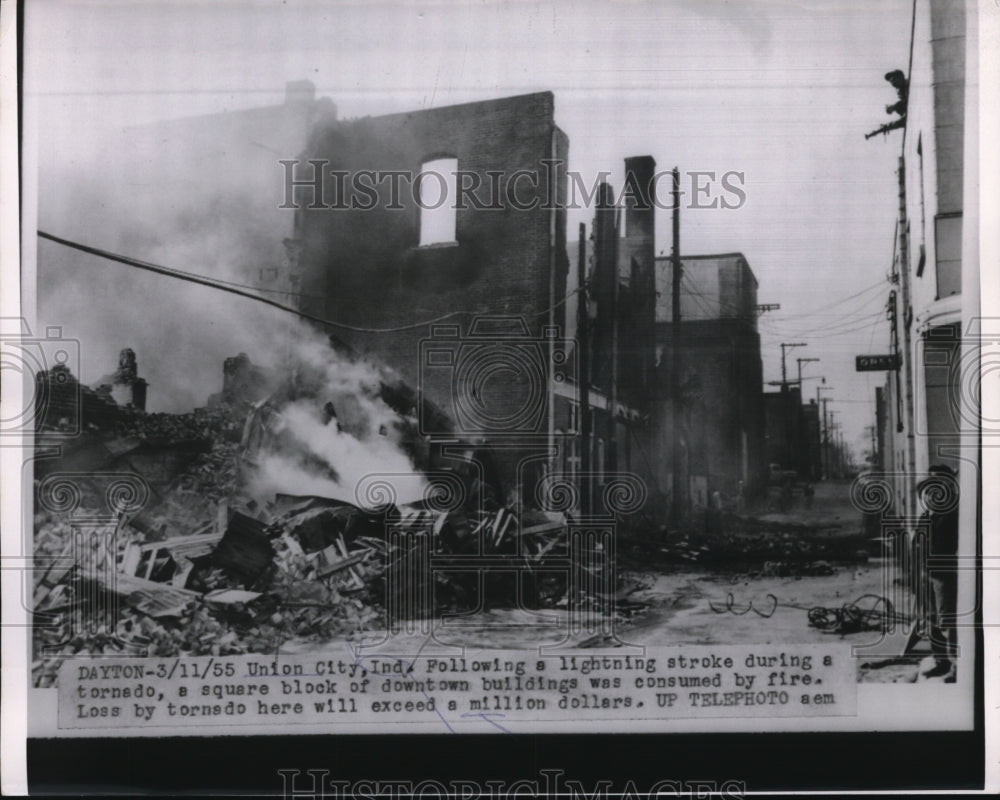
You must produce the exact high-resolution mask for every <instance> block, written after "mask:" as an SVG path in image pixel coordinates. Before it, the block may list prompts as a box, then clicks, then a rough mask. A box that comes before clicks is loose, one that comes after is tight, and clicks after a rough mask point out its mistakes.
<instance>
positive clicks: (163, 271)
mask: <svg viewBox="0 0 1000 800" xmlns="http://www.w3.org/2000/svg"><path fill="white" fill-rule="evenodd" d="M37 233H38V236H39V238H41V239H47V240H48V241H51V242H55V243H56V244H60V245H62V246H63V247H68V248H70V249H72V250H78V251H80V252H82V253H87V254H88V255H92V256H96V257H98V258H103V259H105V260H107V261H113V262H115V263H118V264H124V265H125V266H128V267H134V268H136V269H141V270H145V271H147V272H152V273H154V274H157V275H165V276H167V277H170V278H177V279H178V280H182V281H188V282H189V283H195V284H198V285H200V286H207V287H209V288H211V289H217V290H218V291H220V292H228V293H230V294H235V295H237V296H238V297H244V298H246V299H248V300H256V301H257V302H258V303H263V304H264V305H267V306H271V307H272V308H276V309H278V310H279V311H285V312H288V313H289V314H294V315H296V316H298V317H301V318H302V319H306V320H309V321H310V322H315V323H317V324H319V325H324V326H328V327H331V328H339V329H341V330H349V331H353V332H356V333H396V332H399V331H406V330H415V329H417V328H425V327H427V326H428V325H433V324H434V323H436V322H442V321H443V320H446V319H450V318H452V317H456V316H462V315H468V314H470V313H472V312H469V311H451V312H449V313H447V314H442V315H440V316H438V317H434V318H432V319H428V320H423V321H421V322H415V323H411V324H409V325H399V326H396V327H392V328H364V327H359V326H356V325H347V324H346V323H343V322H334V321H333V320H328V319H323V318H322V317H317V316H315V315H313V314H309V313H306V312H305V311H302V310H300V309H297V308H292V307H291V306H286V305H284V304H282V303H279V302H277V301H275V300H271V299H270V298H268V297H261V296H260V295H257V294H251V293H250V292H248V291H244V290H243V288H238V287H241V286H244V285H241V284H234V283H233V282H228V281H226V282H224V281H220V280H218V279H216V278H209V277H206V276H204V275H198V274H196V273H193V272H185V271H183V270H178V269H174V268H172V267H165V266H163V265H161V264H153V263H152V262H149V261H141V260H139V259H137V258H131V257H129V256H123V255H121V254H119V253H113V252H111V251H110V250H103V249H101V248H99V247H92V246H91V245H86V244H83V243H81V242H76V241H73V240H72V239H64V238H63V237H61V236H56V235H54V234H51V233H48V232H46V231H43V230H41V229H39V230H38V231H37ZM244 288H245V286H244ZM579 291H580V289H579V288H578V289H574V290H573V291H572V292H569V293H568V294H567V295H565V296H564V297H563V298H562V299H561V300H558V301H557V302H555V303H553V304H552V305H551V306H549V307H548V308H545V309H542V310H541V311H538V312H536V313H534V314H530V315H527V316H531V317H541V316H544V315H545V314H548V313H549V312H550V311H553V310H554V309H556V308H559V306H561V305H563V304H564V303H565V302H566V301H567V300H569V298H570V297H572V296H573V295H574V294H577V293H578V292H579Z"/></svg>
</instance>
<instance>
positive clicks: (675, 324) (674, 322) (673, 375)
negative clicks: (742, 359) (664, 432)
mask: <svg viewBox="0 0 1000 800" xmlns="http://www.w3.org/2000/svg"><path fill="white" fill-rule="evenodd" d="M673 178H674V181H673V182H674V186H673V202H674V209H673V212H674V213H673V246H672V248H671V251H670V266H671V292H672V294H671V326H670V330H671V336H670V354H671V359H670V404H671V407H672V414H673V434H672V436H671V444H672V447H671V451H672V452H671V458H670V462H671V471H672V478H673V479H672V486H671V493H672V495H673V498H672V499H673V502H672V503H671V504H670V519H671V523H672V527H674V528H676V527H677V526H678V524H679V523H680V520H681V511H682V504H684V505H685V506H686V502H685V501H686V497H687V492H686V491H685V486H684V481H683V480H682V479H681V477H682V476H681V470H682V459H681V375H680V340H681V269H682V267H681V173H680V170H679V169H678V168H677V167H674V171H673Z"/></svg>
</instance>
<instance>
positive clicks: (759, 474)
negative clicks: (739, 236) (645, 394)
mask: <svg viewBox="0 0 1000 800" xmlns="http://www.w3.org/2000/svg"><path fill="white" fill-rule="evenodd" d="M681 264H682V272H681V275H682V280H681V297H680V311H681V336H682V339H681V343H680V351H679V362H678V364H677V365H676V368H677V369H679V370H680V373H681V378H680V380H681V394H682V403H683V409H682V415H683V416H682V419H681V421H680V423H681V424H680V428H679V429H680V430H681V435H682V437H683V443H684V448H683V450H684V453H685V459H686V462H687V468H686V469H687V472H688V474H689V475H690V476H691V477H692V486H691V498H692V499H693V500H694V502H696V503H697V502H698V501H699V500H701V501H702V503H704V500H705V499H706V498H707V497H709V496H710V494H711V492H713V491H716V490H718V491H721V492H722V493H723V494H728V495H731V496H735V494H736V493H737V491H738V490H739V484H740V483H743V485H744V487H745V489H746V491H748V492H749V491H754V490H758V489H760V488H761V487H762V486H763V485H764V483H765V481H766V469H767V461H766V459H765V453H764V393H763V389H762V380H763V378H762V374H763V369H762V366H761V357H760V335H759V333H758V331H757V279H756V277H754V274H753V271H752V270H751V269H750V266H749V264H748V263H747V260H746V258H745V257H744V256H743V255H742V254H741V253H727V254H722V255H704V256H684V257H683V258H682V259H681ZM656 273H657V281H656V288H657V291H656V357H657V364H658V367H659V371H658V375H659V379H660V380H659V384H658V389H657V395H656V396H657V411H656V413H655V416H656V419H657V431H658V439H657V441H658V443H659V445H660V452H661V461H662V460H664V459H665V461H664V462H663V463H665V464H666V465H667V466H668V467H669V464H670V453H671V447H672V432H673V430H674V419H673V411H672V403H671V401H670V390H669V378H670V370H672V369H674V368H675V365H674V364H673V363H672V361H671V358H672V343H673V326H672V318H673V315H672V304H671V300H672V279H673V277H672V276H673V269H672V264H671V260H670V259H669V258H664V257H661V258H657V259H656Z"/></svg>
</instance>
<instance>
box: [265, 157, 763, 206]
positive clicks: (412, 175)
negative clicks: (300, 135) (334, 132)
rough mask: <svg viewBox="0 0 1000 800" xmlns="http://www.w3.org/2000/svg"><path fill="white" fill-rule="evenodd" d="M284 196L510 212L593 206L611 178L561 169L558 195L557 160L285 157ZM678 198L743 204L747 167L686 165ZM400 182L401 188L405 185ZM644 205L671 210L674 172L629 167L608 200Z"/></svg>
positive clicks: (324, 202)
mask: <svg viewBox="0 0 1000 800" xmlns="http://www.w3.org/2000/svg"><path fill="white" fill-rule="evenodd" d="M279 163H280V164H281V166H282V168H283V170H284V189H285V191H284V200H283V202H282V204H281V205H280V206H279V208H282V209H293V210H299V209H301V208H307V209H310V210H329V211H337V210H347V209H350V210H352V211H371V210H374V209H381V210H386V211H402V210H404V209H406V208H408V207H411V206H410V205H409V204H412V205H415V206H417V207H419V208H421V209H427V210H433V209H437V208H442V207H445V206H447V207H452V208H455V209H457V210H460V211H461V210H466V209H472V210H476V211H503V210H508V209H513V210H516V211H532V210H534V209H541V210H543V211H544V210H562V209H579V208H593V207H594V206H595V205H596V198H597V197H598V194H599V191H598V190H599V186H600V185H601V184H602V183H606V182H607V181H609V180H610V177H611V173H610V172H599V173H597V175H596V177H594V178H593V179H590V180H587V179H585V178H584V176H583V175H581V174H580V173H578V172H572V171H571V172H567V173H566V176H567V177H568V178H569V185H568V190H567V191H568V195H567V198H566V199H565V200H560V198H559V197H558V196H557V193H556V192H555V191H554V190H553V187H554V186H555V185H557V182H556V175H557V174H559V173H558V171H559V170H560V169H561V167H562V166H563V165H564V164H565V162H563V161H561V160H559V159H553V160H542V161H541V162H540V169H537V170H533V169H519V170H513V171H510V172H508V171H505V170H486V171H484V172H479V171H476V170H461V169H460V170H454V171H451V172H438V171H435V170H427V171H423V172H413V171H412V170H384V169H360V170H353V171H352V170H342V169H331V168H330V162H329V161H327V160H326V159H309V160H307V161H301V160H298V159H284V160H282V161H280V162H279ZM680 184H681V185H680V187H679V188H678V195H679V197H687V198H688V202H687V204H686V206H685V207H686V208H689V209H722V210H735V209H739V208H742V207H743V206H744V205H745V204H746V202H747V193H746V189H745V188H744V187H745V184H746V173H744V172H741V171H739V170H728V171H725V172H719V171H716V170H689V171H686V172H684V173H683V174H682V176H681V179H680ZM404 187H405V188H404ZM626 204H628V205H629V206H630V207H633V208H636V209H639V210H646V209H650V208H659V209H663V210H672V209H673V208H674V200H673V173H672V172H670V171H660V172H656V173H654V174H653V175H652V176H651V177H650V179H649V181H648V182H646V183H645V185H643V182H641V181H639V180H638V179H637V178H636V177H635V175H634V174H632V173H629V174H628V175H627V176H626V180H625V182H624V184H623V185H622V187H621V191H620V192H618V194H617V195H616V196H614V197H613V205H616V206H624V205H626Z"/></svg>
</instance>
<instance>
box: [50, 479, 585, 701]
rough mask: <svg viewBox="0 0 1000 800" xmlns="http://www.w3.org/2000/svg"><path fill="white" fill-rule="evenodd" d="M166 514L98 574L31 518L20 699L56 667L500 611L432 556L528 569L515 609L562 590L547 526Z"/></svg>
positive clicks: (271, 512)
mask: <svg viewBox="0 0 1000 800" xmlns="http://www.w3.org/2000/svg"><path fill="white" fill-rule="evenodd" d="M204 466H205V465H204V463H203V464H202V465H201V466H198V467H195V468H194V472H195V473H197V472H198V470H199V469H201V468H203V467H204ZM181 495H182V496H183V492H181ZM182 510H183V499H182V498H181V499H179V498H178V497H176V496H174V497H170V498H168V499H167V500H164V501H163V502H162V503H160V504H159V505H158V506H157V507H156V508H155V509H154V511H152V512H150V511H143V512H140V513H137V514H134V515H131V516H122V517H121V518H120V519H119V521H118V524H117V528H116V529H115V530H114V531H113V537H112V538H110V541H111V542H112V543H113V545H112V546H111V547H109V548H108V551H107V552H105V553H104V554H103V556H104V557H103V560H102V558H101V556H100V554H98V553H96V552H95V553H91V554H89V555H87V556H85V557H81V554H80V553H79V552H77V551H74V549H73V546H74V545H73V542H72V540H71V536H72V533H71V528H70V525H69V523H68V521H67V520H66V519H64V518H61V517H59V516H58V515H54V514H41V515H39V517H38V519H37V520H36V530H37V531H38V534H37V543H38V547H37V550H36V553H37V555H36V561H37V564H38V565H39V571H38V575H37V578H36V587H35V610H36V618H37V619H38V620H39V621H42V622H43V624H40V625H39V626H38V627H37V629H36V630H37V631H38V632H39V635H37V636H36V637H35V661H34V680H35V685H36V686H49V685H53V683H54V681H55V676H56V673H57V671H58V667H59V665H60V663H61V662H62V660H63V659H65V658H66V657H68V656H72V655H79V654H101V653H104V654H110V653H135V654H148V655H155V656H174V655H229V654H236V653H256V652H266V653H274V652H277V651H278V649H279V648H280V647H281V646H282V645H283V644H284V643H286V642H288V641H290V640H293V639H294V640H296V641H298V642H302V641H329V640H332V639H335V638H344V637H348V636H353V635H354V634H356V633H358V632H360V631H364V630H373V629H385V627H386V625H387V623H388V622H389V621H390V619H393V618H405V617H419V616H421V615H429V614H432V613H439V612H440V611H442V610H446V609H463V610H467V611H468V610H475V609H477V608H479V607H480V605H481V602H480V600H481V598H482V597H483V596H484V595H485V597H486V598H487V602H490V601H492V602H502V603H506V604H510V603H512V602H513V601H514V599H515V590H514V588H513V586H512V585H501V583H502V582H497V581H496V580H495V577H496V576H492V575H487V574H485V572H486V571H485V570H471V569H469V567H468V564H464V563H459V562H456V564H455V568H454V569H453V570H449V569H445V570H435V571H431V570H428V569H427V568H426V563H427V558H428V557H429V556H431V555H432V554H433V555H434V556H435V557H437V556H442V555H444V556H453V557H457V558H459V559H461V558H462V557H466V556H475V557H482V556H487V557H489V556H510V557H514V558H516V559H517V560H518V562H519V563H521V564H524V565H527V566H528V567H529V568H530V567H532V566H534V567H536V568H537V570H538V575H537V576H535V575H532V576H531V577H532V578H533V580H529V581H525V583H526V584H528V585H529V587H530V588H529V602H532V603H537V604H539V605H547V606H554V605H559V604H564V603H565V600H566V590H567V581H566V579H565V578H562V579H561V580H560V579H559V578H558V577H557V576H553V575H551V574H544V573H545V567H546V566H547V565H548V562H549V560H550V558H551V554H553V553H556V552H559V551H560V549H562V550H563V551H565V547H566V539H567V533H566V521H565V519H564V518H563V517H562V515H561V514H546V513H542V512H524V513H522V514H521V518H518V516H517V515H516V514H515V513H514V512H513V511H512V510H511V509H509V508H499V509H498V510H496V511H492V512H485V511H470V510H451V511H439V510H435V509H433V508H431V507H429V506H428V505H427V503H424V502H420V503H414V504H410V505H405V506H399V507H391V508H388V509H382V510H379V511H378V512H376V511H370V510H365V509H361V508H358V507H357V506H354V505H351V504H349V503H346V502H343V501H342V500H336V499H330V498H325V497H314V496H292V495H281V494H279V495H277V496H276V497H275V498H274V500H273V501H271V502H269V503H267V504H266V506H260V505H258V504H257V503H255V502H254V501H250V500H245V499H240V500H239V501H230V500H222V501H220V502H219V503H217V504H216V507H215V509H214V513H213V514H212V516H211V518H210V519H207V520H206V519H205V516H204V513H203V511H202V509H201V507H199V508H198V509H196V510H195V511H194V512H192V511H191V509H187V510H185V511H183V513H184V514H185V515H186V516H183V517H182V516H180V515H181V512H182ZM184 520H186V524H187V528H186V530H184V532H180V533H179V530H180V529H181V528H182V527H183V524H184ZM95 547H97V545H95ZM417 565H419V568H415V567H416V566H417ZM522 572H523V570H522ZM529 572H530V569H529ZM550 572H551V570H550ZM481 573H482V574H481ZM480 581H483V583H482V584H480ZM431 582H433V585H430V584H431ZM418 597H423V598H425V602H424V603H423V605H421V604H420V602H416V603H415V601H414V598H418ZM45 622H47V623H48V624H44V623H45ZM81 623H82V625H81Z"/></svg>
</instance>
